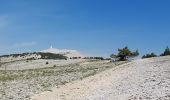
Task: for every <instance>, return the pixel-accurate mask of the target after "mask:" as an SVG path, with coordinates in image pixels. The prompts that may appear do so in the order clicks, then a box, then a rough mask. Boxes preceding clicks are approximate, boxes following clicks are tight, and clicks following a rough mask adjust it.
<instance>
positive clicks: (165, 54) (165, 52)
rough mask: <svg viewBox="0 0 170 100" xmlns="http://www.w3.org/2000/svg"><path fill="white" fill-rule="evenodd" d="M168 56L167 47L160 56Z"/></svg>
mask: <svg viewBox="0 0 170 100" xmlns="http://www.w3.org/2000/svg"><path fill="white" fill-rule="evenodd" d="M168 55H170V49H169V47H168V46H167V47H166V49H165V51H164V52H163V53H162V54H161V55H160V56H168Z"/></svg>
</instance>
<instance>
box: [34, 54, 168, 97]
mask: <svg viewBox="0 0 170 100" xmlns="http://www.w3.org/2000/svg"><path fill="white" fill-rule="evenodd" d="M100 66H101V65H100ZM32 99H33V100H170V56H167V57H158V58H150V59H144V60H136V61H132V62H130V63H127V64H124V65H120V66H117V67H113V68H111V69H110V70H106V71H103V72H101V73H99V74H96V75H94V76H90V77H88V78H85V79H83V80H78V81H74V82H71V83H67V84H65V85H62V86H60V87H54V88H53V89H52V90H51V91H46V92H43V93H40V94H38V95H35V96H33V97H32Z"/></svg>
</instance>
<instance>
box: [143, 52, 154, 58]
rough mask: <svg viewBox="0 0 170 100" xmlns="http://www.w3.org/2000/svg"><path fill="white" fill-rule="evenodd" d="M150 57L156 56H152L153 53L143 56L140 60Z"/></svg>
mask: <svg viewBox="0 0 170 100" xmlns="http://www.w3.org/2000/svg"><path fill="white" fill-rule="evenodd" d="M152 57H157V55H156V54H154V53H153V52H152V53H151V54H146V55H143V56H142V58H143V59H144V58H152Z"/></svg>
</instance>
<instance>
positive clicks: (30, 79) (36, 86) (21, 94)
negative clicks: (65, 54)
mask: <svg viewBox="0 0 170 100" xmlns="http://www.w3.org/2000/svg"><path fill="white" fill-rule="evenodd" d="M72 61H73V60H72ZM12 63H13V62H12ZM15 63H16V62H15ZM24 63H25V62H24ZM27 63H28V65H24V66H23V67H22V69H24V70H6V71H4V70H0V100H30V98H31V97H32V96H34V95H35V94H39V93H42V92H44V91H51V88H52V87H59V86H61V85H64V84H66V83H69V82H71V81H75V80H82V79H83V78H85V77H88V76H93V75H95V74H96V73H99V72H102V71H104V70H107V69H110V68H113V67H115V66H117V65H119V64H122V63H125V62H115V63H113V62H109V61H107V60H106V61H105V60H104V61H100V60H97V61H94V60H85V61H82V62H78V63H74V62H73V64H68V65H64V66H55V67H53V64H52V66H49V67H45V68H41V65H40V64H39V66H37V65H38V64H34V63H32V62H27ZM50 63H51V62H50ZM55 63H56V62H55ZM13 64H14V63H13ZM29 64H30V65H31V66H33V65H35V66H37V67H34V68H37V69H29V70H27V66H29ZM43 64H44V65H46V64H45V63H43ZM14 65H15V64H14ZM12 68H13V69H15V68H14V67H12ZM30 68H31V67H30Z"/></svg>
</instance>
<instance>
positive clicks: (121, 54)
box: [110, 46, 139, 61]
mask: <svg viewBox="0 0 170 100" xmlns="http://www.w3.org/2000/svg"><path fill="white" fill-rule="evenodd" d="M138 55H139V52H138V50H136V51H135V52H132V51H131V50H130V49H129V48H128V47H127V46H126V47H124V48H122V49H118V54H116V55H115V54H111V55H110V57H111V58H118V60H120V61H126V60H128V58H130V57H136V56H138Z"/></svg>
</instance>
